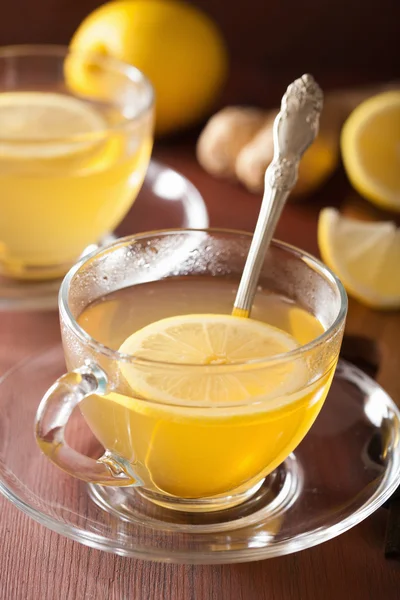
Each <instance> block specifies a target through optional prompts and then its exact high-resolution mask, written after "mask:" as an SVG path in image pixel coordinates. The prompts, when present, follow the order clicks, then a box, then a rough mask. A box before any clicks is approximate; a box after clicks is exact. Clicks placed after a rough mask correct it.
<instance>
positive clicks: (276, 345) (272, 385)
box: [120, 314, 306, 406]
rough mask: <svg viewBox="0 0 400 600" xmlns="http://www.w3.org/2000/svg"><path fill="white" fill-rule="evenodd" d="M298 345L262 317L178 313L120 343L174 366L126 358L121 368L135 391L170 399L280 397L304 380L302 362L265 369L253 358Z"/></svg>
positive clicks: (179, 401)
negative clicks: (262, 320) (127, 361)
mask: <svg viewBox="0 0 400 600" xmlns="http://www.w3.org/2000/svg"><path fill="white" fill-rule="evenodd" d="M297 347H298V344H297V342H296V341H295V339H294V338H293V337H292V336H291V335H289V334H288V333H286V332H284V331H282V330H280V329H277V328H275V327H272V326H271V325H267V324H266V323H262V322H260V321H255V320H252V319H244V318H240V317H234V316H230V315H211V314H208V315H207V314H205V315H185V316H177V317H171V318H167V319H162V320H160V321H156V322H155V323H152V324H150V325H148V326H147V327H144V328H143V329H141V330H139V331H137V332H135V333H134V334H132V335H131V336H130V337H129V338H128V339H127V340H125V342H124V343H123V344H122V346H121V347H120V352H123V353H125V354H130V355H133V356H134V357H136V358H139V359H140V358H141V359H147V360H151V361H157V363H166V362H167V363H173V365H172V367H165V366H162V365H161V364H156V363H153V365H148V364H147V365H145V364H140V361H138V362H137V363H136V364H135V362H133V363H122V364H121V371H122V374H123V376H124V378H125V380H126V381H127V383H128V385H129V386H130V388H131V389H132V390H133V392H136V393H139V394H141V395H142V396H144V397H145V398H149V399H153V400H158V401H161V402H168V403H170V404H171V403H175V404H180V405H182V404H185V405H186V404H187V405H196V406H204V405H207V404H210V403H211V404H217V405H229V404H237V403H241V402H246V401H255V400H256V399H262V400H265V399H267V398H271V397H280V398H282V397H283V396H285V395H287V394H290V393H291V392H293V391H295V390H297V389H301V387H302V384H305V383H306V368H305V364H304V362H303V361H300V360H297V361H287V362H284V363H281V362H280V363H278V364H276V365H275V366H274V367H273V368H268V369H267V368H266V366H265V364H264V365H262V364H260V365H258V364H254V363H253V364H252V361H256V360H257V359H263V358H268V357H272V356H275V355H278V354H282V353H285V352H288V351H290V350H293V349H295V348H297ZM243 363H245V364H243ZM236 364H237V367H234V368H230V367H233V365H236ZM216 365H219V368H218V369H216V368H215V366H216ZM199 366H202V368H199ZM224 366H225V367H226V368H223V367H224Z"/></svg>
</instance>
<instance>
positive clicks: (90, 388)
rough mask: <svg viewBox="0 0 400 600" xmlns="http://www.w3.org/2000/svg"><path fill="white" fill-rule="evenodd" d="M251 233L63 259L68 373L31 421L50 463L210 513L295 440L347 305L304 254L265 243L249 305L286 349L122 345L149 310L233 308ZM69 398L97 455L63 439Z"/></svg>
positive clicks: (335, 348) (161, 235)
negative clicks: (155, 353)
mask: <svg viewBox="0 0 400 600" xmlns="http://www.w3.org/2000/svg"><path fill="white" fill-rule="evenodd" d="M250 242H251V236H250V235H248V234H244V233H239V232H230V231H190V230H178V231H166V232H155V233H150V234H142V235H138V236H132V237H128V238H124V239H121V240H119V241H117V242H116V243H114V244H112V245H111V246H109V247H108V248H105V249H103V250H100V251H99V252H97V253H96V254H94V255H92V256H90V257H88V258H86V259H82V261H81V262H80V263H78V264H77V265H76V266H75V267H73V268H72V269H71V271H70V272H69V273H68V275H67V276H66V278H65V280H64V282H63V284H62V287H61V290H60V300H59V307H60V316H61V328H62V335H63V343H64V350H65V357H66V362H67V367H68V371H69V372H68V373H67V374H66V375H63V376H62V377H61V378H60V379H59V380H58V381H57V382H56V383H55V384H54V386H53V387H52V388H51V389H50V390H49V391H48V393H47V394H46V396H45V397H44V399H43V400H42V403H41V405H40V408H39V410H38V414H37V423H36V436H37V441H38V443H39V446H40V447H41V449H42V450H43V452H44V453H45V454H46V455H47V456H48V457H49V458H50V459H51V460H52V461H53V462H54V463H55V464H56V465H57V466H59V467H60V468H62V469H63V470H65V471H67V472H69V473H70V474H71V475H73V476H75V477H78V478H80V479H83V480H85V481H87V482H91V483H93V484H102V485H106V486H135V487H136V489H137V491H138V492H139V493H140V494H141V495H142V496H144V497H145V498H147V499H149V500H151V501H153V502H155V503H157V504H159V505H161V506H164V507H169V508H172V509H178V510H184V511H189V512H190V511H195V512H206V511H211V510H220V509H222V508H228V507H231V506H234V505H237V504H240V503H241V502H243V501H244V500H246V498H248V497H250V496H251V495H252V494H253V493H254V492H255V490H257V489H258V488H259V486H260V485H261V484H262V482H263V480H264V478H265V477H266V476H267V475H268V474H269V473H271V472H272V471H273V470H274V469H275V468H276V467H277V466H278V465H279V464H281V463H282V462H283V461H284V460H285V458H286V457H287V456H288V455H289V454H290V453H291V452H292V451H293V450H294V449H295V448H296V446H297V445H298V444H299V443H300V441H301V440H302V438H303V437H304V436H305V435H306V433H307V431H308V430H309V428H310V427H311V425H312V423H313V422H314V420H315V418H316V417H317V415H318V413H319V411H320V409H321V407H322V405H323V403H324V400H325V397H326V395H327V393H328V390H329V387H330V383H331V381H332V377H333V375H334V371H335V367H336V363H337V359H338V355H339V349H340V345H341V340H342V335H343V328H344V322H345V316H346V310H347V299H346V294H345V291H344V289H343V287H342V285H341V284H340V282H339V281H338V280H337V278H336V277H335V276H334V275H333V274H332V273H331V272H330V271H329V270H328V269H327V268H326V267H325V266H324V265H322V264H321V263H320V262H319V261H318V260H317V259H315V258H313V257H311V256H310V255H308V254H306V253H304V252H302V251H300V250H298V249H296V248H293V247H291V246H288V245H286V244H283V243H280V242H274V243H273V244H272V246H271V247H270V249H269V251H268V253H267V257H266V259H265V262H264V266H263V269H262V273H261V277H260V282H259V285H260V287H259V291H258V294H257V297H256V301H255V305H254V309H253V313H252V317H253V318H254V319H256V320H259V321H265V322H267V323H269V324H270V325H272V326H275V327H277V328H279V329H280V330H282V331H286V332H287V333H289V334H290V335H291V336H293V338H294V339H295V340H296V342H297V345H296V347H294V348H293V349H291V350H290V351H288V352H284V353H280V354H278V355H274V356H268V357H263V356H259V357H258V358H257V359H256V360H239V361H234V362H233V363H232V364H227V363H226V362H224V363H222V364H219V363H218V361H216V363H215V364H204V362H203V363H202V364H200V363H199V364H195V363H194V364H186V363H185V362H182V361H179V360H176V359H172V357H171V360H170V361H158V360H150V359H145V358H143V357H138V356H130V355H127V354H126V353H122V352H121V351H119V348H120V346H121V344H122V343H123V342H124V340H125V339H126V338H128V337H129V336H130V335H131V334H132V333H133V332H135V331H137V330H140V329H141V328H142V327H144V326H146V325H148V324H150V323H153V322H155V321H157V320H159V319H163V318H165V317H170V316H174V315H184V314H195V313H197V314H199V313H202V314H229V313H230V311H231V309H232V305H233V300H234V297H235V292H236V289H237V285H238V282H239V279H240V275H241V273H242V270H243V267H244V263H245V259H246V255H247V252H248V250H249V246H250ZM186 341H187V343H191V342H190V340H186ZM144 382H145V383H146V385H144ZM243 386H244V387H243ZM150 389H153V390H155V391H154V393H150V392H149V390H150ZM257 389H263V390H264V391H263V392H257V391H256V390H257ZM157 390H159V393H158V391H157ZM160 390H162V391H160ZM210 390H214V392H213V393H212V394H211V392H210ZM215 390H220V392H218V393H215ZM246 390H247V391H246ZM249 390H250V392H249ZM246 394H247V395H246ZM211 396H212V400H211ZM77 405H79V407H80V409H81V412H82V414H83V416H84V418H85V420H86V421H87V423H88V425H89V426H90V428H91V430H92V431H93V433H94V434H95V436H96V437H97V439H98V440H99V441H100V442H101V444H102V445H103V446H104V448H105V450H106V451H105V454H104V455H103V457H102V458H100V459H99V460H97V461H96V460H94V459H91V458H89V457H87V456H83V455H81V454H79V453H78V452H76V451H75V450H73V449H72V448H70V447H69V446H68V445H67V443H66V442H65V439H64V428H65V427H66V425H67V422H68V419H69V417H70V415H71V413H72V411H73V409H74V408H75V406H77Z"/></svg>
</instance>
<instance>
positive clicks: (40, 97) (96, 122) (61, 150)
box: [0, 92, 107, 159]
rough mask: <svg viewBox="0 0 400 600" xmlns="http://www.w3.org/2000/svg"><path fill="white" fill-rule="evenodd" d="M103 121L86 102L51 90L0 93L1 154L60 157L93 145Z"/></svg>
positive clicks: (21, 157) (27, 157)
mask: <svg viewBox="0 0 400 600" xmlns="http://www.w3.org/2000/svg"><path fill="white" fill-rule="evenodd" d="M106 126H107V123H106V121H105V119H104V118H103V116H102V115H101V114H100V112H99V111H98V110H97V109H95V108H94V107H93V106H91V105H90V104H88V103H86V102H83V101H82V100H79V99H77V98H74V97H72V96H67V95H65V94H58V93H52V92H4V93H1V94H0V132H1V133H0V136H1V138H2V140H3V141H2V142H1V143H0V151H1V153H2V158H3V159H4V158H12V159H18V158H20V159H35V158H37V159H44V158H47V159H48V158H60V157H63V156H65V155H69V154H71V153H75V152H77V151H78V152H79V151H82V150H85V149H87V148H90V147H91V146H93V143H94V141H93V140H90V139H85V136H89V138H90V134H93V133H96V132H101V131H102V130H104V129H105V128H106Z"/></svg>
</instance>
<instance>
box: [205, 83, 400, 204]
mask: <svg viewBox="0 0 400 600" xmlns="http://www.w3.org/2000/svg"><path fill="white" fill-rule="evenodd" d="M382 87H383V86H381V87H380V88H375V89H370V88H369V89H364V90H363V89H361V90H348V91H347V92H346V91H341V92H332V93H330V94H327V95H326V96H325V102H324V110H323V113H322V117H321V122H320V128H319V134H318V136H317V139H316V140H315V142H314V143H313V144H312V146H310V148H309V149H308V150H307V152H306V153H305V155H304V157H303V159H302V161H301V163H300V167H299V176H298V181H297V184H296V186H295V188H294V190H293V192H292V197H293V198H296V196H303V195H306V194H309V193H311V192H313V191H314V190H316V189H318V188H319V187H320V186H321V185H323V184H324V183H325V181H327V179H329V177H330V176H331V175H332V174H333V172H334V171H335V170H336V167H337V165H338V164H339V155H340V150H339V142H340V131H341V127H342V125H343V123H344V121H345V120H346V118H347V117H348V115H349V114H350V112H351V111H352V110H353V109H354V108H355V107H356V106H357V105H358V104H359V103H360V102H361V101H362V100H364V99H366V98H368V97H369V96H371V95H373V94H374V93H379V92H380V91H382ZM394 87H397V86H396V84H392V85H391V86H385V88H384V89H388V88H390V89H393V88H394ZM277 113H278V109H275V110H270V111H263V110H261V109H257V108H248V107H246V108H245V107H243V108H241V107H234V106H230V107H226V108H224V109H223V110H221V111H220V112H218V113H217V114H215V115H214V116H213V117H211V119H210V120H209V121H208V123H207V124H206V126H205V128H204V130H203V132H202V133H201V135H200V137H199V140H198V142H197V158H198V161H199V163H200V164H201V165H202V167H203V168H204V169H205V170H206V171H208V172H209V173H211V174H212V175H215V176H217V177H225V178H230V179H235V180H236V181H239V182H241V183H242V184H243V185H245V186H246V187H247V189H248V190H250V191H251V192H255V193H259V192H262V190H263V188H264V176H265V171H266V169H267V167H268V165H269V164H270V162H271V160H272V156H273V136H272V130H273V123H274V119H275V117H276V115H277Z"/></svg>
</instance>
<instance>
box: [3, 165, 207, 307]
mask: <svg viewBox="0 0 400 600" xmlns="http://www.w3.org/2000/svg"><path fill="white" fill-rule="evenodd" d="M208 225H209V221H208V214H207V209H206V206H205V204H204V200H203V198H202V196H201V194H200V192H199V191H198V190H197V188H196V187H195V186H194V185H193V184H192V183H191V182H190V181H189V180H188V179H186V177H184V176H183V175H181V174H180V173H178V172H177V171H175V170H174V169H172V168H170V167H168V166H167V165H164V164H162V163H159V162H156V161H151V163H150V165H149V168H148V170H147V173H146V178H145V180H144V183H143V187H142V189H141V191H140V193H139V195H138V197H137V200H136V201H135V203H134V205H133V207H132V209H131V212H130V213H129V216H128V217H127V218H126V219H125V220H124V222H123V223H122V224H121V225H120V227H119V228H118V229H117V231H116V234H117V235H128V234H131V233H138V232H140V231H152V230H154V229H166V228H168V229H169V228H174V227H189V228H193V229H203V228H206V227H208ZM113 239H115V236H114V235H112V234H110V235H107V236H105V237H104V238H103V240H101V242H100V243H99V245H104V244H107V243H109V242H110V241H112V240H113ZM97 247H98V245H97V244H92V245H91V246H89V247H88V248H86V250H85V251H84V252H83V254H86V253H88V252H92V251H93V250H95V249H96V248H97ZM60 283H61V279H52V280H47V281H38V282H35V281H32V282H30V281H29V282H26V281H25V282H19V281H15V280H12V279H9V278H6V277H1V276H0V310H50V309H56V308H57V296H58V289H59V287H60Z"/></svg>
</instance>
